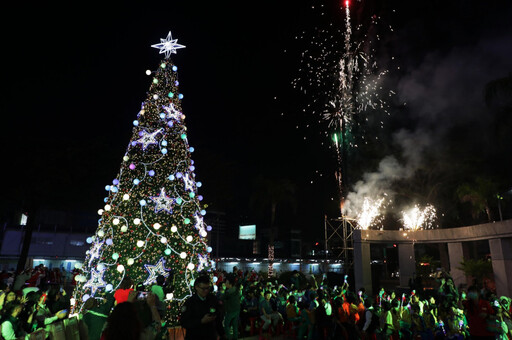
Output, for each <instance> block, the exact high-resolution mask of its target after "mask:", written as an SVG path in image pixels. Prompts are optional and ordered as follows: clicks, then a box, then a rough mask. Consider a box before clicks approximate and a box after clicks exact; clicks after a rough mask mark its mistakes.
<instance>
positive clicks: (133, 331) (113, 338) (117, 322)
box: [101, 297, 143, 340]
mask: <svg viewBox="0 0 512 340" xmlns="http://www.w3.org/2000/svg"><path fill="white" fill-rule="evenodd" d="M142 330H143V326H142V322H141V321H140V318H139V313H138V312H137V309H136V308H135V305H134V304H133V303H131V302H128V297H127V299H126V301H124V302H120V303H118V304H117V305H116V306H115V307H114V310H113V311H112V313H110V315H109V316H108V318H107V323H106V327H105V330H104V331H103V333H102V335H101V340H139V339H140V337H141V334H142Z"/></svg>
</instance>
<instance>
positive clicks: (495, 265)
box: [489, 238, 512, 296]
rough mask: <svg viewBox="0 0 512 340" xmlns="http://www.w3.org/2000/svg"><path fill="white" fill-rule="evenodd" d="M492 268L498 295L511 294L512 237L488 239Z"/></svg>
mask: <svg viewBox="0 0 512 340" xmlns="http://www.w3.org/2000/svg"><path fill="white" fill-rule="evenodd" d="M489 248H490V250H491V258H492V270H493V272H494V282H495V283H496V293H497V295H498V296H502V295H506V296H512V239H511V238H505V239H491V240H489Z"/></svg>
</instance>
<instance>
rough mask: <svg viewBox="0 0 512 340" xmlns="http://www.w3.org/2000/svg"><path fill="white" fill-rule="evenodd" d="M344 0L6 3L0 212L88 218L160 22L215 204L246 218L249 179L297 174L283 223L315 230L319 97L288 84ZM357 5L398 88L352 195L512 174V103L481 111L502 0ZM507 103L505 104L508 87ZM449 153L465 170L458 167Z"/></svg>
mask: <svg viewBox="0 0 512 340" xmlns="http://www.w3.org/2000/svg"><path fill="white" fill-rule="evenodd" d="M322 5H323V6H322ZM339 5H340V3H339V2H338V1H287V0H279V1H257V2H250V3H247V2H229V1H228V2H204V3H203V2H193V3H192V2H190V1H179V2H178V1H166V2H160V3H158V2H154V3H153V2H145V3H144V4H141V5H123V6H120V7H118V8H103V7H95V6H93V5H90V4H89V3H84V4H83V5H81V7H80V6H79V8H75V6H76V5H73V6H70V7H69V8H61V7H56V6H52V5H46V4H45V6H36V7H29V6H28V5H27V6H20V7H17V8H15V7H11V8H10V10H9V11H6V14H7V13H9V17H10V19H11V20H9V21H4V22H2V23H1V25H2V40H3V46H4V48H3V53H2V54H3V67H2V81H3V86H2V88H3V89H2V91H1V92H0V94H1V96H2V99H1V112H2V125H1V126H2V127H3V128H2V134H1V137H0V138H1V145H2V156H3V157H2V158H3V162H2V164H3V166H2V170H3V171H2V172H3V173H4V175H3V176H2V178H3V182H4V185H3V188H2V195H1V198H2V205H3V213H4V214H5V213H6V212H8V211H9V210H12V209H17V208H19V207H20V206H22V205H23V204H24V203H26V202H27V201H28V200H29V199H30V198H34V199H35V200H37V201H38V202H42V204H43V205H44V206H46V207H48V208H53V209H60V210H68V209H69V210H77V211H85V212H92V213H94V212H95V211H96V210H97V209H98V208H101V207H102V205H103V197H104V196H105V191H104V187H105V185H106V184H110V183H111V181H112V179H114V178H115V176H116V175H117V173H118V170H119V164H120V163H121V158H122V156H123V154H124V152H125V149H126V146H127V145H128V142H129V139H130V135H131V130H132V121H133V120H134V119H135V117H136V114H137V112H138V110H139V109H140V105H141V103H142V101H143V100H144V99H145V97H146V92H147V91H148V89H149V86H150V81H151V77H148V76H146V75H145V71H146V70H147V69H156V67H157V65H158V64H159V60H160V59H161V57H162V56H163V55H160V54H158V50H157V49H154V48H151V47H150V45H152V44H156V43H159V42H160V38H165V36H166V35H167V33H168V31H169V30H170V31H172V34H173V38H177V39H178V43H180V44H184V45H186V48H185V49H181V50H178V54H177V55H173V56H172V60H173V61H174V63H175V64H176V65H178V68H179V69H178V74H179V80H180V90H181V93H183V94H184V99H183V101H182V107H183V112H184V114H185V115H186V116H187V118H186V125H187V127H188V131H189V133H188V135H189V142H190V145H191V146H193V147H194V148H195V149H196V152H195V153H194V154H193V159H194V160H195V162H196V176H197V180H199V181H201V182H202V183H203V187H202V188H201V190H200V191H201V194H202V195H203V196H204V197H205V202H206V203H208V204H209V206H210V209H211V210H220V211H226V212H228V213H230V214H231V215H232V216H235V220H236V218H240V219H241V220H240V221H256V220H258V217H257V215H258V214H257V213H256V212H255V211H253V209H252V208H251V207H250V204H249V201H250V197H251V192H252V191H253V189H252V188H253V187H252V186H253V184H252V183H253V181H254V179H255V178H257V177H258V176H263V177H267V178H287V179H289V180H291V181H292V182H293V183H295V184H296V186H297V202H298V207H297V208H298V209H297V212H296V213H294V212H293V211H292V209H288V208H286V207H284V208H283V210H282V211H281V214H280V215H279V221H280V222H279V223H280V224H281V225H290V224H293V225H294V226H297V227H299V228H302V229H303V231H304V232H307V233H308V234H310V235H313V236H314V237H317V236H318V237H321V236H322V232H323V230H322V228H323V218H324V214H328V215H330V216H333V217H334V216H335V215H336V211H337V210H336V203H335V202H336V183H335V180H334V178H333V173H334V167H335V161H334V157H333V153H332V150H329V148H328V145H329V140H328V139H326V138H325V136H324V135H323V131H325V129H326V127H325V124H323V123H322V124H317V125H316V124H315V122H317V121H318V119H317V118H318V115H317V116H315V115H314V114H312V113H311V112H308V111H307V109H306V111H303V109H304V108H305V107H307V103H308V102H309V101H310V100H311V98H312V97H309V96H308V95H304V94H303V93H301V92H300V91H297V89H294V88H293V86H292V85H291V83H292V81H293V80H294V79H296V78H297V77H300V76H301V73H300V71H299V68H300V67H301V65H302V64H301V55H302V52H303V51H304V50H305V49H306V48H307V46H308V44H307V43H308V41H309V40H310V39H308V37H309V36H311V37H312V36H313V34H314V32H315V27H326V26H327V23H330V22H332V23H333V25H334V28H335V29H343V18H344V15H343V11H342V10H341V9H340V8H339ZM352 8H353V9H352V12H351V13H352V14H351V15H352V21H353V23H354V25H356V24H361V25H363V30H365V26H364V25H367V23H368V20H367V19H368V18H370V17H371V16H372V15H376V16H378V17H379V18H380V23H381V24H380V25H381V26H382V27H378V28H387V27H390V26H391V27H393V30H392V31H390V30H384V29H382V30H381V31H379V32H380V34H381V40H380V45H379V49H378V50H377V51H376V53H375V58H376V60H378V61H379V64H380V65H382V67H386V68H388V69H389V71H390V72H389V74H388V75H387V76H386V81H385V83H384V86H387V87H388V88H389V89H391V90H393V91H394V93H396V95H395V96H394V97H393V98H392V99H391V100H390V112H391V115H389V116H387V117H384V118H381V117H380V116H379V115H381V113H378V112H377V113H374V116H373V117H374V118H375V119H374V120H375V121H379V122H380V121H382V120H383V121H384V122H383V124H382V127H381V126H380V124H375V126H373V125H371V124H370V123H371V122H372V119H370V123H369V126H368V127H366V128H365V129H364V133H365V134H366V137H367V140H371V142H370V143H369V145H367V146H366V147H361V148H359V149H357V150H355V151H353V154H352V156H351V157H353V159H354V162H353V163H354V166H353V167H349V172H348V174H349V176H348V179H349V183H350V185H351V187H350V190H348V191H350V192H352V196H351V197H353V199H354V202H356V200H357V199H358V196H359V194H360V193H363V192H369V193H375V194H377V192H384V191H385V192H387V193H389V195H393V194H392V192H396V190H393V189H392V186H391V185H390V181H391V180H393V181H398V182H399V181H400V180H401V179H403V180H404V183H406V184H404V185H403V186H402V188H403V187H407V188H410V190H411V191H414V190H415V188H419V189H418V197H419V196H421V197H422V199H423V201H425V200H429V199H431V200H432V202H431V203H432V204H434V205H438V202H436V200H437V199H439V200H440V201H442V200H445V201H446V200H450V199H453V197H451V198H450V196H449V192H453V190H451V189H450V190H451V191H450V190H447V191H446V192H443V193H440V194H439V195H438V196H435V195H434V196H428V195H425V194H424V192H429V190H428V189H429V188H430V189H432V187H433V186H432V185H431V183H432V182H428V180H431V181H434V182H435V181H436V179H432V178H428V177H429V176H430V175H432V176H438V177H439V178H442V179H440V180H438V183H443V184H442V185H443V186H444V187H450V188H453V189H454V188H456V186H457V185H458V184H460V183H457V181H460V182H462V181H464V180H466V179H468V180H471V178H472V177H473V176H474V174H475V173H482V174H486V175H488V176H492V177H493V178H494V177H496V178H498V182H499V183H500V185H501V187H500V190H501V188H506V186H507V185H508V186H510V187H512V179H511V177H510V173H511V171H512V168H511V165H510V162H511V160H510V154H511V152H512V149H511V148H510V142H508V144H507V142H506V140H505V139H499V138H498V137H499V136H506V135H507V133H508V135H510V132H512V131H510V128H511V127H512V124H511V119H510V115H508V116H499V115H497V114H496V113H491V112H490V110H489V109H488V108H486V107H485V102H484V95H483V93H484V87H485V85H486V84H487V83H489V82H490V81H493V80H496V79H500V78H505V77H507V76H509V75H510V73H511V72H512V20H511V18H512V6H511V3H510V1H505V0H502V1H490V4H488V3H487V2H478V1H426V2H417V1H403V2H400V1H391V2H390V1H353V4H352ZM322 13H323V14H322ZM376 30H377V29H375V30H373V29H372V30H370V29H368V32H369V34H375V31H376ZM386 32H387V33H386ZM297 37H302V38H300V39H297ZM340 39H342V37H341V36H340ZM392 58H393V59H392ZM509 93H510V92H509ZM509 98H510V97H509ZM507 100H508V104H507ZM503 101H504V102H505V104H504V105H505V106H506V105H510V99H507V98H506V96H505V98H503ZM509 107H510V106H509ZM508 112H509V113H510V109H509V110H508ZM507 117H508V118H507ZM503 119H504V120H503ZM507 119H508V120H507ZM502 122H504V124H502ZM507 124H508V125H507ZM507 129H508V130H507ZM374 136H377V137H378V139H375V138H373V137H374ZM497 136H498V137H497ZM503 141H505V143H504V142H503ZM322 143H323V145H322ZM497 144H499V145H497ZM453 164H457V165H459V166H460V168H459V170H457V171H460V172H459V175H460V176H459V177H458V178H457V179H454V176H453V175H454V174H455V173H457V171H456V170H454V168H453V167H452V165H453ZM448 165H450V166H448ZM429 166H431V167H435V168H436V169H440V170H439V171H436V172H435V174H431V173H427V174H426V175H425V172H423V173H422V174H423V175H421V176H423V177H425V178H427V179H425V183H423V184H422V185H423V186H425V187H426V188H421V185H419V184H418V181H416V182H414V183H412V182H411V178H413V177H414V176H418V172H417V170H418V169H423V170H424V169H425V168H428V167H429ZM445 169H446V171H444V170H445ZM461 169H470V172H468V173H465V172H464V170H461ZM414 174H416V175H414ZM507 174H508V175H507ZM443 176H445V177H446V178H445V177H443ZM507 176H508V183H507ZM455 177H456V176H455ZM466 177H468V178H466ZM436 178H437V177H436ZM358 181H359V183H358ZM356 183H358V184H357V185H356ZM411 183H412V184H411ZM436 183H437V182H436ZM446 183H448V184H446ZM370 187H371V188H370ZM374 190H375V191H374ZM441 191H442V190H441ZM397 194H398V196H400V197H398V198H397V199H396V200H395V201H394V202H395V206H394V207H393V208H392V207H390V209H397V210H399V209H400V208H401V207H400V206H399V203H400V204H401V203H403V202H404V201H405V200H406V199H405V197H407V198H408V199H410V200H411V202H412V201H414V200H415V199H416V198H417V197H410V195H407V193H405V194H404V193H400V192H397ZM420 201H421V199H420ZM439 204H441V203H439ZM447 209H448V208H447ZM441 212H442V213H445V212H446V211H441ZM446 213H447V212H446ZM457 218H459V219H458V220H457ZM263 221H264V220H263ZM452 221H459V222H460V223H464V221H465V220H463V219H462V217H460V216H459V217H457V216H454V217H453V219H452Z"/></svg>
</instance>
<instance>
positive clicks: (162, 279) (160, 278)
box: [156, 275, 165, 286]
mask: <svg viewBox="0 0 512 340" xmlns="http://www.w3.org/2000/svg"><path fill="white" fill-rule="evenodd" d="M164 283H165V276H163V275H158V276H157V277H156V284H157V285H159V286H163V285H164Z"/></svg>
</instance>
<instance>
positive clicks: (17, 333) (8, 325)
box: [1, 301, 26, 340]
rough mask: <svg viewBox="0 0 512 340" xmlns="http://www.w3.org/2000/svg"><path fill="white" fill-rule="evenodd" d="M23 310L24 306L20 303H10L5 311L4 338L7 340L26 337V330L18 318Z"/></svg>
mask: <svg viewBox="0 0 512 340" xmlns="http://www.w3.org/2000/svg"><path fill="white" fill-rule="evenodd" d="M22 310H23V305H22V304H21V303H20V302H16V301H15V302H12V303H10V304H9V305H8V306H7V307H6V310H5V315H4V317H3V318H2V324H1V328H2V338H3V339H5V340H15V339H18V338H20V337H22V336H24V335H25V334H26V333H25V330H24V329H23V325H22V324H21V323H20V320H19V318H18V316H19V315H20V313H21V311H22Z"/></svg>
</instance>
